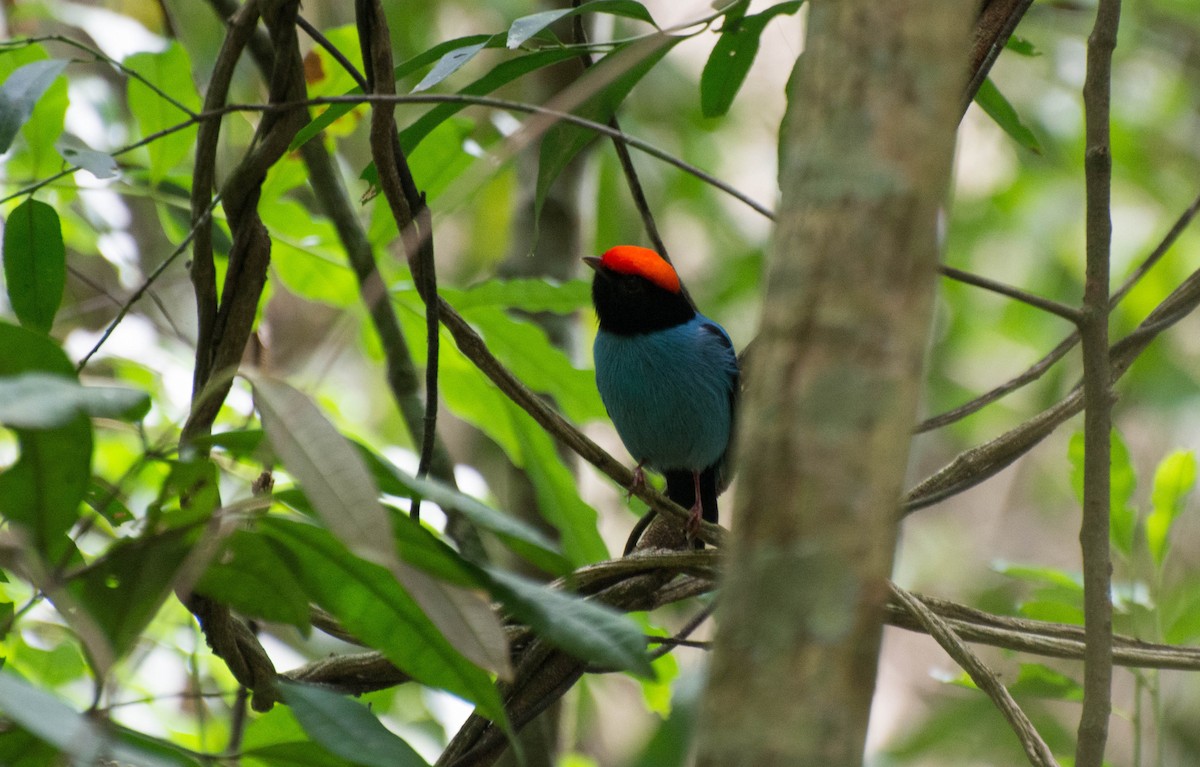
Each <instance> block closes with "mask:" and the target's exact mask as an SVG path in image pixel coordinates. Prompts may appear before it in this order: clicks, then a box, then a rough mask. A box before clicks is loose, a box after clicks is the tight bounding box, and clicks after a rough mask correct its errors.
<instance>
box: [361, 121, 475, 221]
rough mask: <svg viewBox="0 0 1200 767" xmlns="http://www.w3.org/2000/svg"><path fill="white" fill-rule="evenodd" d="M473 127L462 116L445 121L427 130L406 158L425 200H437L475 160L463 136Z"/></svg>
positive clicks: (471, 123)
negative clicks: (415, 148) (418, 145)
mask: <svg viewBox="0 0 1200 767" xmlns="http://www.w3.org/2000/svg"><path fill="white" fill-rule="evenodd" d="M474 128H475V123H474V121H473V120H469V119H467V118H465V117H454V118H451V119H449V120H446V121H445V122H443V123H442V124H441V125H439V126H437V127H436V128H434V129H433V130H431V131H430V132H429V135H427V136H426V137H425V139H424V140H423V141H422V142H421V146H420V148H419V149H418V150H417V151H416V152H413V154H412V157H411V158H409V167H410V169H411V170H412V174H413V178H414V179H415V180H416V183H417V185H418V186H419V187H420V188H421V190H422V191H423V192H424V193H425V196H426V199H427V200H429V201H432V200H435V199H437V196H438V195H439V194H441V193H442V192H444V191H445V190H446V188H447V187H449V186H450V183H451V182H452V181H454V179H456V178H458V177H459V176H460V175H462V172H463V171H465V170H466V169H467V168H469V167H471V163H473V162H475V156H474V155H473V154H471V153H470V152H468V151H467V148H466V147H467V143H466V142H467V139H469V138H470V137H471V133H472V131H473V130H474ZM372 168H374V166H372ZM377 182H378V178H376V179H374V180H372V181H371V183H372V185H374V184H376V183H377Z"/></svg>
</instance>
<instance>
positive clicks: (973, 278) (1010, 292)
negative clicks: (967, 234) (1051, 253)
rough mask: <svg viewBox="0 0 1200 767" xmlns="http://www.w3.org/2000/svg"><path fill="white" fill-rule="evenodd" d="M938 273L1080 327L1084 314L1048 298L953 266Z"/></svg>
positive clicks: (939, 268)
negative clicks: (1027, 305)
mask: <svg viewBox="0 0 1200 767" xmlns="http://www.w3.org/2000/svg"><path fill="white" fill-rule="evenodd" d="M938 271H939V272H941V273H942V275H943V276H945V277H949V278H950V279H952V280H956V281H958V282H961V283H964V284H966V285H973V286H974V287H977V288H983V289H984V290H989V291H991V292H993V293H998V294H1000V295H1002V296H1007V297H1008V298H1012V299H1014V300H1017V301H1020V302H1021V303H1024V304H1029V305H1030V306H1032V307H1034V308H1035V309H1041V310H1042V311H1044V312H1049V313H1050V314H1053V315H1056V316H1058V317H1062V318H1063V319H1064V320H1066V321H1067V322H1070V323H1072V324H1074V325H1078V324H1079V321H1080V320H1081V319H1082V317H1083V315H1082V313H1081V312H1080V311H1079V310H1078V309H1076V308H1075V307H1073V306H1067V305H1066V304H1061V303H1059V302H1058V301H1052V300H1050V299H1048V298H1042V297H1041V296H1035V295H1034V294H1032V293H1029V292H1027V291H1024V290H1021V289H1020V288H1014V287H1012V286H1011V285H1005V284H1004V283H1002V282H996V281H995V280H993V279H989V278H987V277H982V276H980V275H978V274H971V273H970V272H964V271H963V270H961V269H955V268H954V267H953V266H946V265H944V264H943V265H941V266H939V267H938Z"/></svg>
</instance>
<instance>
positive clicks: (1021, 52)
mask: <svg viewBox="0 0 1200 767" xmlns="http://www.w3.org/2000/svg"><path fill="white" fill-rule="evenodd" d="M1004 47H1005V49H1007V50H1010V51H1012V52H1013V53H1015V54H1017V55H1018V56H1041V55H1042V52H1041V51H1040V50H1038V48H1037V46H1035V45H1034V44H1033V43H1031V42H1029V41H1028V40H1026V39H1025V38H1023V37H1017V36H1016V35H1012V36H1010V37H1009V38H1008V41H1007V42H1005V43H1004Z"/></svg>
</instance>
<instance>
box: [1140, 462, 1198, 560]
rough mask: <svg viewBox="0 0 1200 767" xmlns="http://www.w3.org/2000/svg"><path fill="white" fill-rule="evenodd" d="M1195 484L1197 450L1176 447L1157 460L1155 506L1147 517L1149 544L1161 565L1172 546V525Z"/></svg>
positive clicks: (1152, 503)
mask: <svg viewBox="0 0 1200 767" xmlns="http://www.w3.org/2000/svg"><path fill="white" fill-rule="evenodd" d="M1195 486H1196V454H1195V453H1194V452H1192V451H1191V450H1176V451H1175V452H1173V453H1171V454H1170V455H1168V456H1167V457H1166V458H1164V459H1163V460H1162V462H1161V463H1159V464H1158V468H1157V469H1155V471H1154V488H1153V490H1152V491H1151V495H1150V504H1151V507H1152V510H1151V512H1150V515H1149V516H1148V517H1147V518H1146V545H1147V547H1148V548H1149V549H1150V554H1151V556H1153V557H1154V563H1155V564H1156V565H1158V566H1159V567H1162V563H1163V560H1164V559H1165V558H1166V556H1167V551H1168V549H1169V547H1170V532H1171V526H1172V524H1174V522H1175V519H1176V518H1177V517H1178V516H1179V514H1180V512H1182V511H1183V509H1184V508H1185V507H1186V505H1187V497H1188V495H1189V494H1190V493H1191V492H1192V489H1193V488H1194V487H1195Z"/></svg>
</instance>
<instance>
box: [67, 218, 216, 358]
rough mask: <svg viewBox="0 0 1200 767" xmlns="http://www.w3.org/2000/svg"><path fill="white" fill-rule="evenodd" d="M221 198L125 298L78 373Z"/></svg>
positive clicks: (183, 247) (177, 255) (177, 256)
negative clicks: (131, 293)
mask: <svg viewBox="0 0 1200 767" xmlns="http://www.w3.org/2000/svg"><path fill="white" fill-rule="evenodd" d="M220 199H221V198H220V197H219V196H216V197H213V200H212V202H211V203H210V204H209V206H208V208H207V209H206V210H205V211H204V212H203V214H201V216H200V218H199V219H198V220H197V221H196V222H195V223H193V224H192V228H191V229H189V230H188V233H187V236H186V237H184V238H183V242H181V243H179V245H178V246H177V247H176V248H175V250H173V251H171V254H170V255H169V256H167V257H166V258H165V259H163V262H162V263H161V264H159V265H158V266H156V267H155V268H154V271H152V272H150V274H149V275H148V276H147V277H146V279H145V281H143V282H142V284H141V285H140V286H138V289H137V290H135V291H133V295H131V296H130V297H129V298H127V299H125V302H124V303H123V304H121V309H120V311H118V312H117V316H116V317H113V318H112V320H111V321H110V322H109V323H108V326H107V327H105V328H104V332H103V333H101V334H100V338H99V339H97V340H96V343H95V344H93V345H92V348H91V349H89V350H88V353H87V354H85V355H83V359H81V360H79V363H78V364H77V365H75V372H76V373H79V372H82V371H83V369H84V368H85V367H87V364H88V361H89V360H91V358H92V357H93V356H94V355H95V354H96V352H98V351H100V347H101V346H104V342H105V341H107V340H108V338H109V336H111V335H112V334H113V331H114V330H116V329H117V325H120V324H121V321H122V320H124V319H125V315H127V314H129V310H130V309H132V308H133V305H134V304H135V303H137V302H138V300H139V299H140V298H141V297H142V296H143V295H145V294H146V291H148V290H150V287H151V286H152V285H153V284H154V283H155V282H156V281H157V280H158V278H159V277H161V276H162V273H163V272H165V271H166V270H167V267H168V266H170V265H171V264H173V263H174V262H175V259H177V258H179V255H180V254H181V253H183V252H184V251H185V250H187V248H188V246H189V245H191V243H192V238H194V237H195V236H196V232H197V231H198V230H199V229H200V228H201V227H207V226H208V224H209V221H210V220H211V218H212V212H213V209H214V208H215V207H216V206H217V203H218V202H219V201H220Z"/></svg>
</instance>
